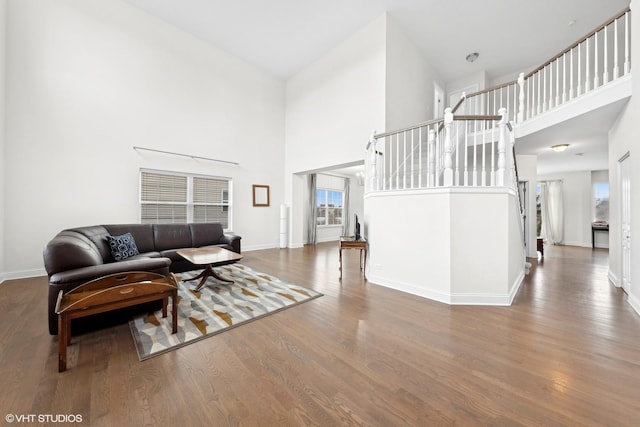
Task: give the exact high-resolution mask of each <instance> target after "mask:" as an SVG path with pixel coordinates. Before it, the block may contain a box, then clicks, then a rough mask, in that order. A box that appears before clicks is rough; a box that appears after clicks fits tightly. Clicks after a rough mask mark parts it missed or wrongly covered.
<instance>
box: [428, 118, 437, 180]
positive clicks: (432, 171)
mask: <svg viewBox="0 0 640 427" xmlns="http://www.w3.org/2000/svg"><path fill="white" fill-rule="evenodd" d="M436 126H437V124H436ZM427 153H429V154H428V155H429V166H428V168H427V172H428V175H427V187H435V185H436V174H437V171H436V131H435V130H433V129H429V145H428V146H427Z"/></svg>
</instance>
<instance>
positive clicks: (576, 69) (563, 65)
mask: <svg viewBox="0 0 640 427" xmlns="http://www.w3.org/2000/svg"><path fill="white" fill-rule="evenodd" d="M630 47H631V10H630V9H626V10H624V11H622V12H620V13H618V14H617V15H615V16H614V17H612V18H610V19H608V20H607V21H605V22H604V23H603V24H601V25H599V26H598V27H596V28H595V29H594V30H593V31H591V32H589V33H588V34H586V35H585V36H584V37H582V38H580V39H579V40H578V41H576V42H575V43H573V44H572V45H571V46H569V47H568V48H566V49H564V50H563V51H562V52H560V53H558V54H557V55H555V56H554V57H552V58H550V59H549V60H547V61H545V62H544V63H543V64H542V65H541V66H539V67H537V68H536V69H534V70H533V71H531V72H529V73H526V74H525V73H520V75H519V77H518V79H517V80H513V81H510V82H507V83H503V84H501V85H498V86H494V87H491V88H487V89H484V90H481V91H479V92H475V93H472V94H469V95H467V96H466V105H465V111H466V113H467V114H487V112H492V111H498V109H499V108H506V109H507V111H509V112H510V114H511V115H510V117H509V120H510V121H513V122H514V123H522V122H523V121H525V120H527V119H530V118H533V117H536V116H538V115H540V114H542V113H544V112H546V111H548V110H550V109H552V108H555V107H558V106H560V105H563V104H565V103H567V102H569V101H571V100H573V99H575V98H577V97H579V96H581V95H584V94H586V93H589V92H591V91H593V90H595V89H597V88H599V87H601V86H604V85H607V84H609V83H611V82H613V81H615V80H617V79H619V78H621V77H624V76H627V75H628V74H629V73H630V72H631V50H630Z"/></svg>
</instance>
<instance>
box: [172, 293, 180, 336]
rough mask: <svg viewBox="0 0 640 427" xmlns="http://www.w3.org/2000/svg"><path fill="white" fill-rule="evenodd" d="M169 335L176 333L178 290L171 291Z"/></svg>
mask: <svg viewBox="0 0 640 427" xmlns="http://www.w3.org/2000/svg"><path fill="white" fill-rule="evenodd" d="M171 328H172V330H171V333H172V334H175V333H177V332H178V290H177V289H176V290H175V291H172V294H171Z"/></svg>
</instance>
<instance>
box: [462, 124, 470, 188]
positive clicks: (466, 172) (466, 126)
mask: <svg viewBox="0 0 640 427" xmlns="http://www.w3.org/2000/svg"><path fill="white" fill-rule="evenodd" d="M468 146H469V122H468V121H467V120H465V121H464V175H463V176H464V186H465V187H467V186H469V170H468V169H467V159H468V158H469V155H468V153H467V148H468Z"/></svg>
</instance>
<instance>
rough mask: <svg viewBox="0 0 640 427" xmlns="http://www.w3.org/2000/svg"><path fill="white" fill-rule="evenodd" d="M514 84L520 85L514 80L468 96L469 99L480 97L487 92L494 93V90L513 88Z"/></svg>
mask: <svg viewBox="0 0 640 427" xmlns="http://www.w3.org/2000/svg"><path fill="white" fill-rule="evenodd" d="M514 84H516V85H517V84H518V80H512V81H510V82H506V83H502V84H500V85H497V86H491V87H489V88H486V89H483V90H479V91H477V92H473V93H472V94H469V95H467V98H471V97H473V96H478V95H482V94H483V93H487V92H493V91H494V90H500V89H502V88H505V87H507V86H511V85H514Z"/></svg>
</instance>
